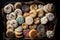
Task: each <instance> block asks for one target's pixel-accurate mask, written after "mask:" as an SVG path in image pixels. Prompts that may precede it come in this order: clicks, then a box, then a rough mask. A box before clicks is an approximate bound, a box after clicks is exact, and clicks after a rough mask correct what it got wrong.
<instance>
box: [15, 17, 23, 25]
mask: <svg viewBox="0 0 60 40" xmlns="http://www.w3.org/2000/svg"><path fill="white" fill-rule="evenodd" d="M16 21H17V23H18V24H22V23H23V22H24V18H23V17H18V18H16Z"/></svg>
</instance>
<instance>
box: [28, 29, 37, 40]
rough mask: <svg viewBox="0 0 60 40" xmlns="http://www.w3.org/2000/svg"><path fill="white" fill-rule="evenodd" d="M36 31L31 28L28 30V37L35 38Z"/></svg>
mask: <svg viewBox="0 0 60 40" xmlns="http://www.w3.org/2000/svg"><path fill="white" fill-rule="evenodd" d="M37 33H38V32H37V30H35V29H32V30H30V31H29V37H30V38H32V39H35V38H36V37H37Z"/></svg>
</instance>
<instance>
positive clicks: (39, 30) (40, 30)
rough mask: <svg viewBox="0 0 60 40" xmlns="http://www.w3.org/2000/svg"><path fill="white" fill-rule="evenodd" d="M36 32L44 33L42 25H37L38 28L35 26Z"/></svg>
mask: <svg viewBox="0 0 60 40" xmlns="http://www.w3.org/2000/svg"><path fill="white" fill-rule="evenodd" d="M37 31H38V32H44V31H45V26H44V25H42V24H40V25H38V26H37Z"/></svg>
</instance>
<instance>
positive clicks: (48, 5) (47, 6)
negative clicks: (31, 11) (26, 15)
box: [43, 4, 53, 12]
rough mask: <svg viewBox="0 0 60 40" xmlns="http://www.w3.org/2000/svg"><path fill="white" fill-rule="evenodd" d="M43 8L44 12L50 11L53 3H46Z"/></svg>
mask: <svg viewBox="0 0 60 40" xmlns="http://www.w3.org/2000/svg"><path fill="white" fill-rule="evenodd" d="M43 10H44V11H45V12H52V11H53V4H46V5H45V6H44V7H43Z"/></svg>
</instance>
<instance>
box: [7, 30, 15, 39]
mask: <svg viewBox="0 0 60 40" xmlns="http://www.w3.org/2000/svg"><path fill="white" fill-rule="evenodd" d="M6 36H7V37H9V38H12V37H14V31H13V30H11V29H9V30H7V31H6Z"/></svg>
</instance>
